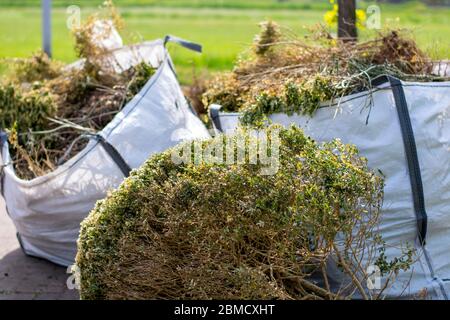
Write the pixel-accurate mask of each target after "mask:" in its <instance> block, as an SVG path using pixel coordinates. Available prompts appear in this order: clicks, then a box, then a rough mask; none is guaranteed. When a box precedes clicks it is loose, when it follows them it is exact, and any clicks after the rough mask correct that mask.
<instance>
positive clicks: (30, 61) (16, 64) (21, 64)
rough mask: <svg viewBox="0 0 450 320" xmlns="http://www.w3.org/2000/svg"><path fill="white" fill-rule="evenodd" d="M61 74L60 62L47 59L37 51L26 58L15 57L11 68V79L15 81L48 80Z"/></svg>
mask: <svg viewBox="0 0 450 320" xmlns="http://www.w3.org/2000/svg"><path fill="white" fill-rule="evenodd" d="M60 74H61V63H59V62H55V61H52V60H50V59H49V57H48V56H47V54H46V53H45V52H42V51H39V52H36V53H34V54H33V55H31V57H29V58H26V59H15V60H14V61H13V66H12V70H11V80H12V81H13V82H16V83H26V82H27V83H33V82H35V81H43V80H50V79H54V78H56V77H58V76H59V75H60Z"/></svg>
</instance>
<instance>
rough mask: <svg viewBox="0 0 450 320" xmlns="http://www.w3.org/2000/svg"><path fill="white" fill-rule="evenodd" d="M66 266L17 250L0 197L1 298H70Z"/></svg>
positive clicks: (72, 295)
mask: <svg viewBox="0 0 450 320" xmlns="http://www.w3.org/2000/svg"><path fill="white" fill-rule="evenodd" d="M66 270H67V269H66V268H64V267H60V266H57V265H55V264H53V263H51V262H48V261H45V260H42V259H38V258H34V257H29V256H27V255H25V254H24V253H23V252H22V250H21V249H20V245H19V242H18V241H17V238H16V229H15V227H14V224H13V222H12V221H11V219H10V218H9V217H8V215H7V213H6V210H5V205H4V201H3V199H1V197H0V300H72V299H79V295H78V291H77V290H69V289H68V288H67V284H66V282H67V278H68V277H69V274H67V273H66Z"/></svg>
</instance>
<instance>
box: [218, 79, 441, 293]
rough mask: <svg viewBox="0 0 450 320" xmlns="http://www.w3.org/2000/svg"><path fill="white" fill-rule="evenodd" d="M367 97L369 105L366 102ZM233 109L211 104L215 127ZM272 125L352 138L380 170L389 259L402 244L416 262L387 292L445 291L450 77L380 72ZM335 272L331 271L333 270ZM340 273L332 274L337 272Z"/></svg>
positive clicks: (231, 119)
mask: <svg viewBox="0 0 450 320" xmlns="http://www.w3.org/2000/svg"><path fill="white" fill-rule="evenodd" d="M370 99H373V100H372V103H371V104H369V103H368V102H370ZM239 116H240V115H239V114H238V113H224V112H221V111H220V106H217V105H213V106H211V117H212V119H213V122H214V125H215V127H216V129H218V130H219V131H224V132H231V131H233V130H235V128H236V126H237V125H238V122H239ZM270 119H271V120H272V121H273V122H274V123H279V124H282V125H289V124H291V123H294V124H297V125H298V126H300V127H301V128H303V129H304V131H305V133H306V134H308V135H310V136H311V137H312V138H314V139H315V140H317V141H327V140H331V139H334V138H339V139H341V140H342V141H343V142H344V143H350V144H355V145H356V146H357V147H358V148H359V150H360V153H361V155H362V156H364V157H366V158H367V159H368V163H369V166H370V167H371V168H372V169H374V170H377V169H379V170H381V172H382V173H383V174H384V175H385V184H386V185H385V189H384V191H385V196H384V203H383V207H382V215H381V221H380V226H379V230H380V232H381V235H382V236H383V238H384V240H385V241H386V243H387V246H388V249H387V251H386V254H387V257H388V259H392V258H393V257H395V256H396V255H398V253H399V249H398V248H399V246H400V245H401V244H405V243H409V244H410V245H412V246H415V248H416V249H417V257H416V259H417V261H416V262H415V263H414V264H413V266H412V268H411V269H410V270H409V271H407V272H400V274H399V276H398V277H397V281H396V283H395V285H393V286H392V287H391V288H389V289H388V290H387V291H386V294H387V297H393V298H394V297H399V296H400V295H401V296H403V297H408V298H413V297H415V296H416V295H418V294H419V293H423V292H424V289H426V291H427V292H428V298H432V299H448V298H449V297H450V82H435V83H414V82H401V81H399V80H397V79H394V78H390V77H383V78H380V79H379V81H378V84H377V85H376V87H374V89H373V90H372V91H371V92H362V93H358V94H353V95H350V96H347V97H344V98H343V99H342V100H341V101H340V103H339V104H332V105H330V104H329V103H325V104H323V105H322V106H321V107H320V108H319V110H317V112H316V113H315V114H314V116H313V117H312V118H311V117H308V116H301V115H292V116H288V115H286V114H273V115H271V116H270ZM335 276H336V275H335ZM336 277H337V276H336Z"/></svg>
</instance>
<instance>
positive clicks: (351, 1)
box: [338, 0, 358, 41]
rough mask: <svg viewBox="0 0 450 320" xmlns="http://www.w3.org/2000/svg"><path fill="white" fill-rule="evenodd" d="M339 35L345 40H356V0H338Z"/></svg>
mask: <svg viewBox="0 0 450 320" xmlns="http://www.w3.org/2000/svg"><path fill="white" fill-rule="evenodd" d="M338 6H339V10H338V37H339V39H341V40H343V41H356V38H357V37H358V33H357V31H356V0H338Z"/></svg>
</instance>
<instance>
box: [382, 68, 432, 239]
mask: <svg viewBox="0 0 450 320" xmlns="http://www.w3.org/2000/svg"><path fill="white" fill-rule="evenodd" d="M387 78H388V80H389V82H390V84H391V87H392V93H393V95H394V100H395V106H396V109H397V114H398V119H399V121H400V129H401V132H402V138H403V145H404V147H405V155H406V161H407V163H408V170H409V179H410V183H411V191H412V195H413V202H414V211H415V213H416V219H417V230H418V237H419V241H420V244H421V245H422V246H424V245H425V239H426V235H427V223H428V218H427V212H426V210H425V197H424V194H423V185H422V176H421V173H420V165H419V159H418V157H417V148H416V141H415V138H414V131H413V128H412V125H411V119H410V117H409V111H408V105H407V103H406V98H405V92H404V91H403V87H402V83H401V81H400V80H398V79H396V78H393V77H387Z"/></svg>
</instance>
